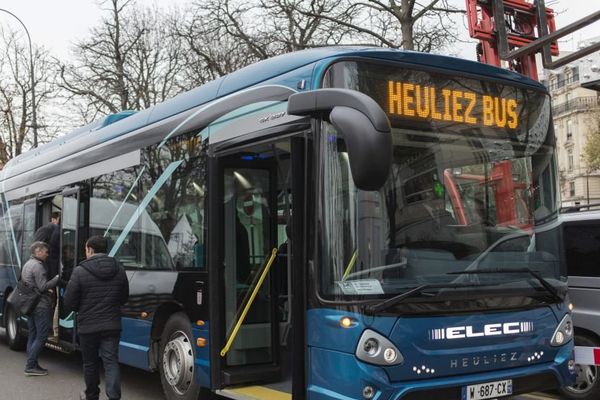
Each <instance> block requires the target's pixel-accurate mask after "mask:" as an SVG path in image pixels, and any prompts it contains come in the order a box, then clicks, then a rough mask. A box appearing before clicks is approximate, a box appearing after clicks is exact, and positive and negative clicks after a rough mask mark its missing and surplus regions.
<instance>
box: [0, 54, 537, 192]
mask: <svg viewBox="0 0 600 400" xmlns="http://www.w3.org/2000/svg"><path fill="white" fill-rule="evenodd" d="M352 57H359V58H368V59H378V60H388V61H397V62H403V63H406V64H408V65H415V66H420V67H426V68H437V69H443V70H445V71H449V72H452V71H455V72H456V73H466V74H467V73H468V74H473V75H478V76H481V77H487V78H494V79H500V80H504V81H507V82H510V83H514V84H519V85H525V86H529V87H531V88H532V89H536V90H541V91H544V92H546V88H545V87H544V86H543V85H542V84H541V83H539V82H536V81H533V80H531V79H529V78H527V77H525V76H523V75H520V74H517V73H514V72H511V71H508V70H505V69H501V68H496V67H492V66H489V65H485V64H482V63H478V62H474V61H469V60H463V59H459V58H453V57H447V56H442V55H435V54H427V53H419V52H414V51H405V50H396V49H383V48H377V47H325V48H317V49H310V50H303V51H298V52H294V53H288V54H283V55H280V56H277V57H273V58H270V59H268V60H264V61H261V62H258V63H255V64H252V65H249V66H247V67H245V68H242V69H240V70H238V71H235V72H233V73H231V74H228V75H225V76H223V77H220V78H218V79H216V80H214V81H211V82H209V83H207V84H204V85H202V86H199V87H197V88H195V89H192V90H190V91H188V92H185V93H181V94H179V95H177V96H175V97H173V98H172V99H169V100H167V101H165V102H163V103H160V104H157V105H155V106H153V107H150V108H148V109H146V110H143V111H140V112H138V113H135V114H134V113H131V112H127V114H126V115H122V116H120V117H119V118H112V119H110V118H108V119H107V117H104V118H103V119H101V120H100V122H98V121H95V122H93V123H91V124H89V125H86V126H84V127H81V128H78V129H76V130H74V131H72V132H70V133H68V134H66V135H63V136H61V137H59V138H57V139H55V140H54V141H52V142H50V143H48V144H45V145H43V146H40V147H38V148H37V149H32V150H30V151H28V152H26V153H23V154H21V155H19V156H17V157H15V158H13V159H12V160H10V161H9V162H8V163H7V164H6V166H5V167H4V169H3V170H2V174H1V176H0V181H3V180H6V179H8V178H10V177H12V176H16V175H19V174H20V173H23V172H26V171H30V170H31V169H33V168H37V167H39V166H41V165H47V164H48V162H52V161H53V160H52V159H50V160H49V159H48V157H43V158H44V159H43V160H42V159H41V158H42V157H39V158H38V157H37V156H40V155H43V154H44V153H49V152H53V150H57V151H56V153H57V156H56V157H55V158H54V157H53V159H55V160H58V159H61V158H63V157H65V156H66V155H69V154H65V151H64V150H63V151H58V149H59V148H60V147H62V148H65V147H66V146H64V145H65V144H67V143H69V142H74V141H76V139H78V138H80V137H82V136H84V137H85V136H89V135H90V134H93V135H94V136H95V138H96V139H95V142H96V143H102V142H106V141H108V140H111V139H114V138H117V137H119V136H122V135H125V134H127V133H130V132H133V131H135V130H137V129H139V128H142V127H144V126H148V125H150V124H153V123H156V122H159V121H161V120H164V119H166V118H169V117H171V116H174V115H177V114H179V113H182V112H185V111H187V110H191V109H193V108H194V107H198V106H200V105H203V104H206V103H208V102H210V101H212V100H215V99H217V98H220V97H223V96H227V95H229V94H232V93H235V92H237V91H239V90H242V89H246V88H249V87H251V86H256V85H260V84H268V83H269V84H280V85H284V86H288V87H291V88H293V89H296V85H297V84H298V82H299V81H301V80H303V79H304V80H307V81H308V83H309V84H308V86H307V87H306V89H314V88H316V87H317V85H318V84H319V82H310V78H311V77H312V75H313V68H314V67H315V66H316V65H317V64H319V63H322V64H323V65H325V64H328V63H330V62H332V61H333V60H335V59H338V58H352ZM113 121H114V123H111V122H113ZM69 147H70V148H73V147H71V146H69ZM86 148H89V141H88V143H87V144H86ZM71 154H73V153H71ZM36 158H37V159H36Z"/></svg>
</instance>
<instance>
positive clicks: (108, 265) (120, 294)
mask: <svg viewBox="0 0 600 400" xmlns="http://www.w3.org/2000/svg"><path fill="white" fill-rule="evenodd" d="M107 247H108V241H107V240H106V238H103V237H101V236H92V237H91V238H89V239H88V241H87V242H86V243H85V253H86V256H87V259H86V260H85V261H83V262H82V263H81V264H80V265H79V266H78V267H77V268H75V270H74V271H73V274H72V275H71V280H70V281H69V283H68V285H67V289H66V291H65V296H64V304H65V307H66V308H67V309H71V310H74V311H77V329H78V332H79V344H80V347H81V353H82V358H83V372H84V379H85V386H86V389H85V393H82V395H81V398H82V399H85V400H98V398H99V397H100V389H99V387H98V385H99V383H100V358H102V363H103V364H104V372H105V378H106V395H107V396H108V398H109V399H111V400H113V399H114V400H117V399H120V398H121V377H120V371H119V338H120V336H121V306H122V305H123V304H125V303H126V302H127V299H128V297H129V283H128V282H127V275H126V274H125V270H123V268H122V267H121V266H119V264H118V262H117V261H116V260H115V259H114V258H112V257H109V256H108V255H106V250H107Z"/></svg>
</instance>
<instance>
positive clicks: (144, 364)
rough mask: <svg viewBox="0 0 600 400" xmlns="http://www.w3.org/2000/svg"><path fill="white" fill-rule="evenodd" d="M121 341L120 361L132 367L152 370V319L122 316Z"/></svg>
mask: <svg viewBox="0 0 600 400" xmlns="http://www.w3.org/2000/svg"><path fill="white" fill-rule="evenodd" d="M121 325H122V331H121V341H120V343H119V362H121V363H123V364H127V365H131V366H132V367H136V368H140V369H144V370H146V371H149V370H150V364H149V352H150V332H151V331H152V321H147V320H141V319H136V318H121Z"/></svg>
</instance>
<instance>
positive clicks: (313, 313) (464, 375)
mask: <svg viewBox="0 0 600 400" xmlns="http://www.w3.org/2000/svg"><path fill="white" fill-rule="evenodd" d="M562 307H563V306H560V307H558V308H561V309H562ZM557 311H558V310H557ZM344 316H349V317H351V318H353V319H354V321H356V324H355V325H354V326H353V327H351V328H346V329H345V328H341V327H340V325H339V320H340V318H342V317H344ZM521 320H524V321H532V322H534V327H535V330H534V332H533V333H527V334H519V338H522V339H523V340H524V341H523V340H519V341H515V340H514V339H515V336H509V337H488V338H487V339H480V338H471V339H454V340H449V341H445V342H444V341H431V340H429V336H428V330H429V329H434V328H439V327H450V326H461V325H471V324H472V325H477V324H480V325H481V324H488V323H497V322H506V321H521ZM307 324H308V326H307V328H308V329H307V332H308V340H307V342H308V346H309V350H308V354H309V357H308V359H309V363H310V364H309V368H308V371H309V372H308V373H309V376H308V398H309V399H310V400H315V399H318V400H321V399H344V398H352V399H356V398H361V396H362V394H361V393H362V389H363V388H364V386H365V385H367V384H368V385H372V386H374V387H375V388H377V389H378V394H377V396H376V397H375V398H376V399H380V400H383V399H399V398H401V396H403V395H404V394H406V393H408V392H410V391H414V390H422V389H425V388H427V389H435V388H445V387H454V386H464V385H468V384H473V383H477V382H486V381H494V380H502V379H514V378H518V377H525V376H528V375H532V374H538V373H543V372H550V373H552V374H553V375H554V376H555V377H556V379H557V381H558V382H560V383H561V384H566V383H569V382H571V380H572V379H573V377H574V375H573V374H572V373H571V372H570V371H569V369H568V365H567V364H568V361H569V359H571V358H572V350H573V343H572V341H571V342H569V343H568V344H566V345H564V346H562V347H550V346H549V341H550V337H551V336H552V334H553V333H554V329H555V328H556V326H557V325H558V319H557V316H556V315H555V314H554V313H553V312H552V311H551V310H550V308H549V307H543V308H538V309H532V310H528V311H515V312H504V313H490V314H487V313H478V314H473V315H455V316H440V317H431V316H423V317H400V318H394V317H367V316H364V315H360V314H358V313H350V312H344V311H340V310H332V309H313V310H309V311H308V317H307ZM366 328H369V329H372V330H375V331H377V332H379V333H381V334H383V335H385V336H387V337H388V338H390V340H392V342H393V343H394V344H395V345H396V346H397V347H398V348H399V350H400V352H402V354H403V355H404V358H405V362H404V364H401V365H399V366H395V367H380V366H375V365H370V364H367V363H364V362H362V361H360V360H358V359H357V358H356V357H355V356H354V352H355V349H356V346H357V341H358V339H359V337H360V335H361V333H362V332H363V331H364V329H366ZM540 350H541V351H543V352H544V356H542V357H541V358H540V359H536V360H535V361H528V360H527V358H528V357H529V353H531V355H533V354H534V353H535V352H536V351H538V352H539V351H540ZM510 351H513V352H514V351H517V352H518V354H519V355H518V360H517V361H510V362H496V363H494V364H488V365H483V363H482V362H480V363H479V365H477V366H475V365H472V364H473V362H470V363H469V366H468V367H462V358H464V357H467V358H468V357H471V358H472V357H483V356H484V355H485V354H488V355H491V354H496V357H497V358H499V357H501V356H500V355H501V354H503V353H507V352H510ZM538 354H539V353H538ZM453 359H455V360H457V367H455V368H452V367H451V366H450V360H453ZM417 362H418V364H419V366H421V365H422V364H426V366H427V367H428V368H433V369H435V371H436V373H435V374H428V375H427V376H422V375H425V374H416V373H415V371H413V366H415V365H416V363H417Z"/></svg>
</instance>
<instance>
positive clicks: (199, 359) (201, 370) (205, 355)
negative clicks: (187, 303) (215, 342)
mask: <svg viewBox="0 0 600 400" xmlns="http://www.w3.org/2000/svg"><path fill="white" fill-rule="evenodd" d="M192 335H193V336H194V347H195V349H196V360H195V365H196V367H195V369H196V371H195V372H196V381H197V382H198V384H199V385H200V386H202V387H205V388H212V382H211V379H210V341H209V324H208V321H204V325H203V326H202V327H198V326H192ZM198 338H203V339H205V340H206V346H205V347H198V346H196V339H198Z"/></svg>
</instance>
